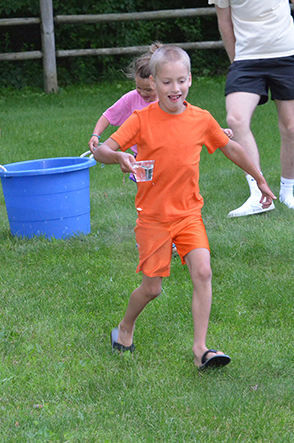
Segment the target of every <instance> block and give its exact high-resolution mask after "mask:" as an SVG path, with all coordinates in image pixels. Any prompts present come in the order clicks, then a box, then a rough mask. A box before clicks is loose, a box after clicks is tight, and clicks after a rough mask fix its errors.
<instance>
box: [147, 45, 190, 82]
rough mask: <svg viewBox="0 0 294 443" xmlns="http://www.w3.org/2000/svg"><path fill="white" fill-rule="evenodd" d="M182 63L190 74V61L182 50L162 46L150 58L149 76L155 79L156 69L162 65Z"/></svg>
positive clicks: (172, 46) (173, 46)
mask: <svg viewBox="0 0 294 443" xmlns="http://www.w3.org/2000/svg"><path fill="white" fill-rule="evenodd" d="M178 61H180V62H182V63H183V65H185V66H187V69H188V71H189V72H191V60H190V57H189V55H188V54H187V52H186V51H184V49H182V48H180V47H179V46H176V45H162V46H161V47H160V48H158V50H157V51H156V52H154V54H153V55H152V57H151V60H150V70H151V75H152V76H153V77H154V78H155V77H156V74H157V71H158V69H159V68H160V66H162V65H163V64H164V63H168V62H178Z"/></svg>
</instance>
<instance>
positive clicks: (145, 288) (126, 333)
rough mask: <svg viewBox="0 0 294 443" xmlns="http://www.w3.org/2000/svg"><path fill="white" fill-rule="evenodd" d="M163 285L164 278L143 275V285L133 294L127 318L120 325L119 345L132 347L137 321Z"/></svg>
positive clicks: (126, 314)
mask: <svg viewBox="0 0 294 443" xmlns="http://www.w3.org/2000/svg"><path fill="white" fill-rule="evenodd" d="M161 283H162V277H147V275H145V274H143V279H142V283H141V285H140V286H139V287H138V288H136V289H135V290H134V291H133V292H132V294H131V296H130V300H129V304H128V307H127V310H126V313H125V316H124V318H123V320H122V321H121V322H120V324H119V327H118V330H119V332H118V339H117V343H120V344H122V345H124V346H126V347H128V346H131V345H132V343H133V334H134V329H135V322H136V319H137V317H138V315H139V314H140V313H141V312H142V311H143V309H144V308H145V306H147V304H148V303H149V302H150V301H151V300H153V299H154V298H156V297H158V295H160V293H161Z"/></svg>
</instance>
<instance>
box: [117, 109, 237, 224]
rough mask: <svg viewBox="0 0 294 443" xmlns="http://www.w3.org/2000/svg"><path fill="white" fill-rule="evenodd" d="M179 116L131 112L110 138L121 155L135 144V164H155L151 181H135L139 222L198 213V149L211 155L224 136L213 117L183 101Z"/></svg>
mask: <svg viewBox="0 0 294 443" xmlns="http://www.w3.org/2000/svg"><path fill="white" fill-rule="evenodd" d="M185 104H186V106H187V108H186V109H185V111H184V112H182V113H181V114H177V115H173V114H168V113H166V112H164V111H163V110H162V109H161V108H160V107H159V105H158V103H152V104H151V105H149V106H148V107H146V108H144V109H142V110H141V111H134V113H133V114H132V115H131V116H130V117H129V118H128V119H127V120H126V121H125V122H124V123H123V124H122V126H120V128H119V129H118V130H117V131H116V132H115V133H114V134H112V135H111V138H112V139H113V140H115V141H116V142H117V143H118V144H119V146H120V148H121V150H122V151H126V150H127V149H128V148H129V147H131V146H133V145H134V144H137V146H138V155H137V157H136V160H137V161H140V160H155V163H154V170H153V179H152V181H149V182H139V183H137V185H138V192H137V195H136V200H135V204H136V207H137V208H141V211H140V213H139V217H140V218H144V219H148V220H156V221H158V222H170V221H174V220H177V219H182V218H183V217H186V216H188V215H193V214H199V212H200V209H201V208H202V206H203V198H202V196H201V195H200V193H199V161H200V152H201V149H202V146H203V145H205V146H206V147H207V150H208V152H209V153H210V154H212V153H213V152H214V151H215V150H216V149H217V148H221V147H224V146H225V145H226V144H227V143H228V141H229V138H228V137H227V136H226V135H225V134H224V132H223V131H222V129H221V128H220V126H219V124H218V123H217V121H216V120H215V119H214V118H213V117H212V115H211V114H210V113H209V112H208V111H206V110H203V109H200V108H198V107H196V106H192V105H191V104H189V103H186V102H185Z"/></svg>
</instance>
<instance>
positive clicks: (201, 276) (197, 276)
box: [185, 248, 223, 367]
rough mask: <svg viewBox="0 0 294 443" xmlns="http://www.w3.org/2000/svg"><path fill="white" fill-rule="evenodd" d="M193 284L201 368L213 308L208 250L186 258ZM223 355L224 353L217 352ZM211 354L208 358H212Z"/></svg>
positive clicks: (196, 345) (195, 345)
mask: <svg viewBox="0 0 294 443" xmlns="http://www.w3.org/2000/svg"><path fill="white" fill-rule="evenodd" d="M185 261H186V263H187V266H188V269H189V271H190V275H191V279H192V283H193V298H192V315H193V323H194V343H193V352H194V355H195V360H194V362H195V365H196V366H198V367H199V366H201V357H202V355H203V354H204V353H205V352H206V351H207V349H208V348H207V347H206V334H207V328H208V321H209V315H210V308H211V298H212V288H211V278H212V272H211V267H210V252H209V250H208V249H204V248H199V249H193V250H192V251H190V252H189V253H188V254H187V255H186V256H185ZM217 353H218V354H223V353H222V352H217ZM213 355H215V354H213V353H209V354H208V355H207V358H208V359H209V358H210V357H212V356H213Z"/></svg>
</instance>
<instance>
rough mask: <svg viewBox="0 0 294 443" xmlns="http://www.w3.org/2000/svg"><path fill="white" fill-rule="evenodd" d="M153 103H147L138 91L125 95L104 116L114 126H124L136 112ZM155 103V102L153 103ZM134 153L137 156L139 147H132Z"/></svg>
mask: <svg viewBox="0 0 294 443" xmlns="http://www.w3.org/2000/svg"><path fill="white" fill-rule="evenodd" d="M150 103H151V102H145V100H144V99H143V98H142V97H141V95H140V94H139V93H138V92H137V90H136V89H134V90H132V91H130V92H127V93H126V94H124V95H123V96H122V97H121V98H120V99H119V100H117V102H115V103H114V105H112V106H111V107H110V108H108V109H107V110H106V111H105V112H103V115H104V117H105V118H107V120H108V121H109V123H110V124H111V125H112V126H120V125H122V124H123V123H124V122H125V121H126V119H127V118H128V117H130V115H132V113H133V112H134V111H140V110H141V109H143V108H146V106H148V105H150ZM153 103H154V102H153ZM131 149H132V151H133V152H134V153H135V154H137V146H136V145H134V146H132V147H131Z"/></svg>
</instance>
